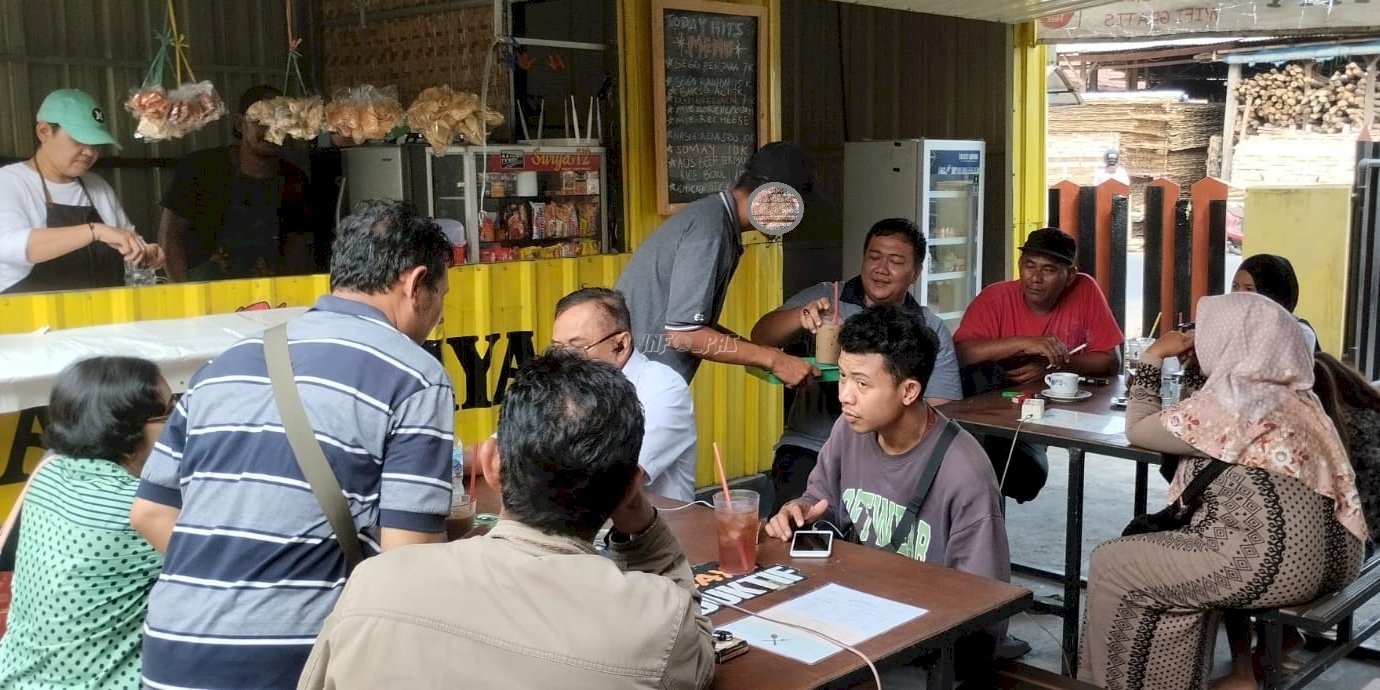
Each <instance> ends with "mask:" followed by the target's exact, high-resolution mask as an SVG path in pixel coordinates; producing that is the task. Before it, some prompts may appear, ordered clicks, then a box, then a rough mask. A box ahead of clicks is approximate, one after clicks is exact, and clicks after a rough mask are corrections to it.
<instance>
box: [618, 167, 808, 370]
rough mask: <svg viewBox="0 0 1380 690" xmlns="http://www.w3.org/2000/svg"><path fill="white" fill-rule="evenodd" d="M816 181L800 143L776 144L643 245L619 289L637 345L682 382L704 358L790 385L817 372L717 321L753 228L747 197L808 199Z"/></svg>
mask: <svg viewBox="0 0 1380 690" xmlns="http://www.w3.org/2000/svg"><path fill="white" fill-rule="evenodd" d="M813 177H814V173H813V168H812V166H811V164H810V157H809V155H808V154H806V153H805V151H804V150H803V149H801V148H800V147H799V146H797V145H795V144H793V143H790V142H785V141H775V142H772V143H770V144H767V145H766V146H763V147H762V148H761V149H759V150H758V151H757V152H756V153H754V154H752V157H751V158H749V159H748V161H747V163H746V164H745V165H744V167H743V172H742V174H741V175H739V177H738V181H737V183H735V184H734V185H733V187H732V188H730V189H725V190H723V191H720V192H718V193H716V194H713V195H711V196H707V197H704V198H702V199H699V200H697V201H694V202H691V203H689V204H687V205H686V206H685V207H684V208H682V209H681V210H680V211H679V212H678V213H676V214H675V215H674V216H671V217H670V218H667V219H666V221H665V222H663V223H662V224H661V225H660V226H659V227H658V228H657V229H656V230H655V231H653V232H652V234H651V235H649V236H647V238H646V239H645V240H643V242H642V244H641V245H640V246H638V248H637V251H635V252H634V253H633V255H632V258H631V259H630V260H629V261H628V265H627V266H626V267H625V268H624V269H623V272H622V274H620V275H619V276H618V282H617V284H616V285H615V286H614V287H615V289H617V290H618V291H619V292H621V293H623V294H624V296H626V297H627V302H628V310H629V312H630V313H631V314H632V332H633V346H634V347H635V348H637V349H638V350H639V351H641V352H644V353H645V354H646V355H647V356H648V357H649V358H651V359H653V360H656V361H659V362H661V363H662V364H665V365H667V366H669V367H671V368H672V369H674V370H675V371H676V373H679V374H680V375H681V376H683V377H685V381H686V382H687V383H689V382H690V380H691V379H692V378H694V376H695V371H696V370H697V369H698V368H699V365H700V360H704V359H707V360H710V361H713V362H723V363H726V364H741V365H747V366H755V367H759V368H761V369H765V370H767V371H770V372H772V373H774V374H775V375H776V376H777V377H778V378H780V379H781V380H782V381H783V382H784V383H785V384H786V385H788V386H796V385H799V384H801V383H803V382H805V381H807V380H809V379H811V378H813V377H815V376H818V375H819V372H818V370H816V369H815V368H814V367H813V366H811V365H810V363H809V362H806V361H805V360H803V359H801V358H799V357H794V356H792V355H788V354H786V353H784V352H782V351H781V350H778V349H776V348H772V347H763V346H761V345H756V344H754V343H752V342H751V341H749V340H747V339H745V338H741V337H739V336H738V335H737V334H734V333H732V332H731V331H729V330H728V329H726V328H724V327H723V326H722V325H720V324H719V314H720V312H722V311H723V306H724V298H725V296H726V295H727V294H728V283H729V281H730V280H732V278H733V273H734V272H735V271H736V270H737V269H738V259H739V258H740V257H741V256H742V254H743V242H742V237H741V235H742V233H744V232H746V231H748V230H751V229H752V228H753V225H752V222H751V221H750V220H749V216H748V200H749V197H750V196H751V195H752V193H753V192H754V191H755V190H756V189H757V188H758V187H761V186H762V185H764V184H767V183H769V182H775V183H780V184H785V185H788V186H790V187H791V188H792V189H794V190H796V192H798V193H799V194H800V195H801V196H802V197H805V198H808V197H809V194H810V191H811V187H812V186H813V185H812V180H813Z"/></svg>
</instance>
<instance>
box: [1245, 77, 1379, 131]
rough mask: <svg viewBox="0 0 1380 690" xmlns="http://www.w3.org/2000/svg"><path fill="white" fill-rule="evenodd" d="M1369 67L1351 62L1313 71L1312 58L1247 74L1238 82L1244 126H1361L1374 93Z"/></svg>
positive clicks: (1321, 128)
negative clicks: (1327, 71) (1329, 71)
mask: <svg viewBox="0 0 1380 690" xmlns="http://www.w3.org/2000/svg"><path fill="white" fill-rule="evenodd" d="M1371 89H1373V87H1371V86H1370V85H1369V84H1368V83H1367V81H1366V68H1365V67H1362V66H1361V65H1359V64H1357V63H1355V62H1352V63H1348V64H1347V66H1346V68H1345V69H1342V70H1339V71H1337V72H1335V73H1334V74H1332V75H1331V76H1327V77H1324V76H1321V75H1319V74H1317V73H1315V72H1314V66H1313V64H1312V63H1308V64H1306V65H1298V64H1290V65H1285V66H1284V67H1283V68H1282V69H1280V68H1276V69H1271V70H1270V71H1269V72H1265V73H1262V74H1257V75H1255V76H1254V77H1251V78H1249V79H1243V80H1242V81H1241V84H1240V86H1238V87H1237V92H1236V93H1237V96H1236V97H1237V101H1238V103H1239V104H1240V106H1241V109H1242V118H1243V119H1244V120H1245V123H1246V131H1247V132H1249V133H1254V132H1257V131H1259V129H1260V128H1261V127H1262V126H1265V125H1273V126H1275V127H1288V128H1295V129H1305V130H1309V131H1317V132H1325V133H1336V132H1343V131H1346V130H1347V129H1349V128H1350V127H1352V126H1360V125H1361V124H1362V122H1363V121H1364V119H1365V117H1366V114H1367V112H1369V113H1374V112H1375V110H1374V108H1372V109H1371V110H1369V111H1367V109H1366V99H1367V98H1372V99H1373V98H1375V96H1374V93H1373V91H1372V90H1371Z"/></svg>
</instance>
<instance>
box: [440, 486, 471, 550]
mask: <svg viewBox="0 0 1380 690" xmlns="http://www.w3.org/2000/svg"><path fill="white" fill-rule="evenodd" d="M473 529H474V497H473V496H470V495H468V494H464V493H455V494H452V495H451V497H450V514H449V515H447V516H446V541H455V540H457V539H463V538H465V535H467V534H469V533H470V531H471V530H473Z"/></svg>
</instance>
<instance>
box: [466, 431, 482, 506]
mask: <svg viewBox="0 0 1380 690" xmlns="http://www.w3.org/2000/svg"><path fill="white" fill-rule="evenodd" d="M469 466H470V488H469V491H466V492H465V493H468V494H473V493H474V492H475V491H476V490H477V487H478V485H477V484H475V483H474V480H475V478H476V475H477V473H478V472H479V444H475V446H474V457H472V458H469ZM476 505H478V504H476Z"/></svg>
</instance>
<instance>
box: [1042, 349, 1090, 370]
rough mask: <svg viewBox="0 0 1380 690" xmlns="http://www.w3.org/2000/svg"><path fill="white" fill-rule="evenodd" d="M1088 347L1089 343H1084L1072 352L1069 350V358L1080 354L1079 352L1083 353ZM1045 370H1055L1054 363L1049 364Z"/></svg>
mask: <svg viewBox="0 0 1380 690" xmlns="http://www.w3.org/2000/svg"><path fill="white" fill-rule="evenodd" d="M1087 346H1088V344H1087V343H1083V344H1082V345H1079V346H1078V347H1075V348H1073V349H1072V350H1069V353H1068V356H1069V357H1072V356H1074V355H1076V354H1078V353H1079V352H1082V351H1083V349H1084V348H1086V347H1087ZM1045 368H1046V369H1053V368H1054V362H1050V363H1049V366H1048V367H1045Z"/></svg>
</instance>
